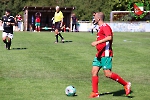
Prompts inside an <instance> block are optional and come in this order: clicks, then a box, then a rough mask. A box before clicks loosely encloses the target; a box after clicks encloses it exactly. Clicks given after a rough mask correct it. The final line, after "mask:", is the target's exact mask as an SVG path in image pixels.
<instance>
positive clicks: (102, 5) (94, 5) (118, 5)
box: [0, 0, 150, 21]
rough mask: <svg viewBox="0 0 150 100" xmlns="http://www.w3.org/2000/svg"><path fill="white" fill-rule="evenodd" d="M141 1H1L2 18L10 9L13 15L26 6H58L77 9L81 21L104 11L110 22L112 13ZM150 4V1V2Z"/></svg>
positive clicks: (20, 11) (126, 8)
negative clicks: (6, 10)
mask: <svg viewBox="0 0 150 100" xmlns="http://www.w3.org/2000/svg"><path fill="white" fill-rule="evenodd" d="M130 1H132V2H138V1H141V0H0V6H1V8H0V16H2V15H3V14H4V10H5V9H10V10H11V11H12V15H13V16H15V15H16V14H18V13H20V14H23V11H22V9H23V7H24V6H40V7H42V6H53V7H54V6H56V5H59V6H61V7H75V8H76V9H75V10H74V13H75V14H76V15H77V17H78V19H79V20H91V19H92V12H93V11H95V12H98V11H103V12H104V13H105V14H106V20H107V21H109V17H110V12H111V11H125V10H128V3H129V2H130ZM149 2H150V1H149Z"/></svg>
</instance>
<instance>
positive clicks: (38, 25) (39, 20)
mask: <svg viewBox="0 0 150 100" xmlns="http://www.w3.org/2000/svg"><path fill="white" fill-rule="evenodd" d="M35 16H36V18H35V30H36V32H40V22H41V19H40V17H41V13H40V12H37V13H36V14H35Z"/></svg>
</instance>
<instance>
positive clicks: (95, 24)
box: [91, 12, 98, 35]
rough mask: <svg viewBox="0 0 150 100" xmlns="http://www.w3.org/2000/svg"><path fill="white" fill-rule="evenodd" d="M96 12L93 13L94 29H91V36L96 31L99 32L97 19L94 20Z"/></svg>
mask: <svg viewBox="0 0 150 100" xmlns="http://www.w3.org/2000/svg"><path fill="white" fill-rule="evenodd" d="M95 14H96V12H93V16H92V27H91V34H92V35H93V31H94V29H95V30H96V31H97V32H98V29H97V28H98V25H97V23H95V19H94V16H95Z"/></svg>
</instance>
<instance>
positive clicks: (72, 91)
mask: <svg viewBox="0 0 150 100" xmlns="http://www.w3.org/2000/svg"><path fill="white" fill-rule="evenodd" d="M65 93H66V95H67V96H75V95H76V88H75V87H74V86H71V85H70V86H67V87H66V89H65Z"/></svg>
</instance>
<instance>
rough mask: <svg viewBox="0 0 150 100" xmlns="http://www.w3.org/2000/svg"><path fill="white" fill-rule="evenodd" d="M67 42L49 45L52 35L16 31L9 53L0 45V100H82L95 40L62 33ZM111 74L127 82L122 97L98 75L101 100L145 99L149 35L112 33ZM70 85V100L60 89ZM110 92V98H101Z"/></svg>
mask: <svg viewBox="0 0 150 100" xmlns="http://www.w3.org/2000/svg"><path fill="white" fill-rule="evenodd" d="M62 35H63V36H64V37H65V40H66V41H68V42H66V43H58V44H54V41H55V37H54V33H52V32H41V33H35V32H15V34H14V39H13V41H12V49H11V50H5V48H4V44H3V42H2V41H1V43H0V47H1V49H0V100H87V99H89V98H88V96H89V94H90V92H91V68H92V60H93V58H94V56H95V53H96V49H95V48H94V47H91V45H90V44H91V42H92V41H94V40H95V38H96V36H95V35H90V33H86V32H84V33H82V32H79V33H62ZM113 49H114V58H113V71H114V72H116V73H118V74H119V75H120V76H122V77H123V78H124V79H125V80H127V81H130V82H131V83H132V92H131V94H130V96H128V97H126V96H125V94H124V90H123V87H122V86H121V85H119V84H118V83H116V82H114V81H112V80H110V79H107V78H105V76H104V75H103V72H102V71H100V73H99V76H100V82H99V92H100V93H103V95H101V97H100V98H99V99H100V100H130V99H132V100H149V99H150V98H149V94H150V90H149V89H150V70H149V67H150V58H149V57H150V33H142V32H141V33H119V32H118V33H114V43H113ZM68 85H73V86H75V87H76V89H77V95H78V96H75V97H67V96H66V95H65V92H64V90H65V88H66V87H67V86H68ZM106 92H110V93H106Z"/></svg>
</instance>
